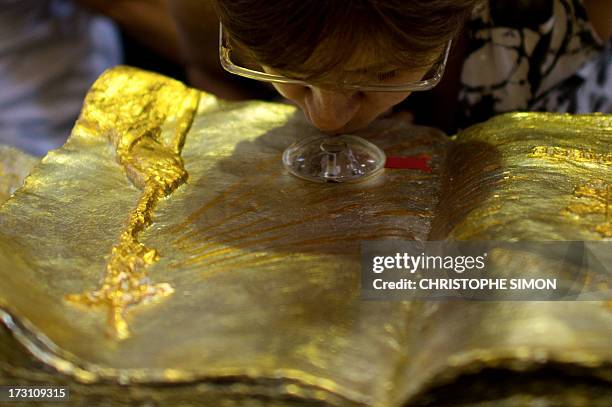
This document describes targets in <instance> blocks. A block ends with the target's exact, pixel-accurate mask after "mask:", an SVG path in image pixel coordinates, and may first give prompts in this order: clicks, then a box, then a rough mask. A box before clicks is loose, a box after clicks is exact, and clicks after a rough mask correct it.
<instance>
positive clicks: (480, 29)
mask: <svg viewBox="0 0 612 407" xmlns="http://www.w3.org/2000/svg"><path fill="white" fill-rule="evenodd" d="M467 28H468V33H469V34H468V35H469V39H468V45H467V46H468V49H467V53H466V59H465V62H464V64H463V70H462V73H461V90H460V93H459V106H460V109H459V115H460V117H459V124H460V127H466V126H468V125H470V124H473V123H476V122H480V121H483V120H486V119H488V118H490V117H491V116H493V115H495V114H498V113H503V112H509V111H516V110H522V111H551V112H569V113H587V112H606V113H612V63H611V62H612V41H607V42H604V41H602V40H601V38H599V37H598V36H597V34H596V33H595V31H594V30H593V27H592V26H591V24H590V23H589V21H588V18H587V14H586V11H585V9H584V7H583V5H582V1H581V0H491V1H489V2H486V3H484V4H483V5H482V6H480V7H479V8H478V9H477V10H475V12H474V14H473V17H472V19H471V21H470V22H469V23H468V27H467Z"/></svg>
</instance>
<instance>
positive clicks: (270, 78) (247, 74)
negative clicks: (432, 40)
mask: <svg viewBox="0 0 612 407" xmlns="http://www.w3.org/2000/svg"><path fill="white" fill-rule="evenodd" d="M223 38H224V36H223V24H222V23H219V61H220V62H221V66H222V67H223V69H225V70H226V71H227V72H229V73H231V74H234V75H238V76H242V77H244V78H249V79H254V80H258V81H264V82H272V83H281V84H286V85H301V86H308V87H310V86H313V85H312V84H311V83H309V82H307V81H304V80H301V79H294V78H288V77H286V76H282V75H276V74H270V73H267V72H259V71H255V70H252V69H249V68H245V67H242V66H239V65H236V64H234V63H233V62H232V60H231V59H230V53H231V48H230V46H229V44H228V45H227V46H226V45H225V44H224V43H223ZM452 44H453V39H452V38H450V39H449V40H448V43H447V44H446V47H445V49H444V52H443V54H441V55H442V58H441V63H440V65H439V67H438V70H437V72H436V73H435V74H434V76H433V77H432V78H430V79H425V80H420V81H415V82H411V83H408V84H404V85H352V84H348V83H343V84H342V85H340V87H342V88H343V89H351V90H360V91H366V92H408V91H409V92H419V91H427V90H431V89H433V88H434V87H435V86H436V85H437V84H438V83H440V80H441V79H442V76H443V75H444V71H445V70H446V63H447V62H448V56H449V54H450V49H451V46H452ZM436 63H438V62H436Z"/></svg>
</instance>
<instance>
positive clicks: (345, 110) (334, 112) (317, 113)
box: [305, 87, 361, 133]
mask: <svg viewBox="0 0 612 407" xmlns="http://www.w3.org/2000/svg"><path fill="white" fill-rule="evenodd" d="M305 105H306V115H307V116H308V118H309V119H310V122H311V123H312V124H313V125H314V126H315V127H316V128H318V129H319V130H321V131H324V132H328V133H334V132H336V131H337V130H340V129H341V128H342V127H344V126H345V125H346V124H347V123H348V122H349V121H351V119H352V118H354V117H355V116H356V115H357V112H358V111H359V108H360V105H361V95H360V94H359V92H350V93H346V92H339V91H334V90H329V89H321V88H318V87H310V88H309V90H308V91H307V94H306V98H305Z"/></svg>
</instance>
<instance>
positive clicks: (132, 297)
mask: <svg viewBox="0 0 612 407" xmlns="http://www.w3.org/2000/svg"><path fill="white" fill-rule="evenodd" d="M198 96H199V94H198V92H197V91H196V90H194V89H189V88H187V87H186V86H184V85H183V84H181V83H179V82H177V81H173V80H170V79H166V78H162V77H160V76H158V75H154V74H142V73H140V74H137V72H135V71H134V70H132V69H129V68H119V69H115V70H114V71H113V74H112V75H106V76H102V77H101V78H100V79H99V80H98V81H97V82H96V83H95V85H94V86H93V88H92V89H91V91H90V92H89V94H88V96H87V98H86V100H85V108H84V109H83V111H82V113H81V117H80V119H79V121H78V122H77V124H76V128H75V131H77V132H80V131H83V132H87V133H89V134H90V135H91V136H92V137H107V138H108V141H109V143H111V145H112V146H113V147H114V148H115V152H116V157H117V161H118V162H119V163H120V164H121V165H122V166H123V168H124V170H125V172H126V175H127V176H128V177H129V179H130V180H131V181H132V183H133V184H134V185H135V186H137V187H138V188H140V189H141V190H142V191H143V193H142V196H141V197H140V199H139V201H138V203H137V205H136V207H135V208H134V209H133V210H131V211H130V214H129V215H128V219H127V225H126V227H125V230H124V231H123V232H122V233H121V235H120V237H119V239H118V242H117V244H115V246H113V248H112V250H111V254H110V258H109V260H108V262H107V264H106V274H105V276H104V282H103V284H102V287H101V288H100V289H98V290H93V291H87V292H85V293H83V294H69V295H67V296H66V297H65V298H66V300H67V301H69V302H72V303H75V304H83V305H86V306H88V307H93V306H104V307H106V308H108V323H109V326H110V328H111V332H112V334H114V335H116V337H117V338H119V339H126V338H127V337H128V336H129V328H128V323H127V321H126V312H127V311H128V308H129V307H133V306H136V305H138V304H141V303H147V302H152V301H156V300H159V299H160V298H163V297H166V296H168V295H170V294H172V292H173V291H174V289H173V288H172V286H171V285H170V284H167V283H157V284H154V283H152V282H151V281H150V279H149V277H148V276H147V272H146V269H147V267H148V266H149V265H151V264H153V263H155V262H156V261H157V260H158V258H159V255H158V253H157V251H156V250H155V249H151V248H148V247H146V246H145V245H144V244H142V243H141V242H140V241H139V235H140V233H141V232H143V231H144V230H145V229H146V228H147V227H148V226H149V225H150V224H151V222H152V217H153V212H154V210H155V207H156V205H157V203H158V202H159V201H160V200H161V199H162V198H165V197H167V196H169V195H170V194H171V193H172V192H173V191H174V190H175V189H176V188H178V187H179V186H180V185H181V184H183V183H184V182H185V180H186V179H187V172H186V171H185V168H184V167H183V160H182V159H181V155H180V154H181V149H182V147H183V143H184V140H185V135H186V134H187V131H188V130H189V127H190V126H191V122H192V120H193V116H194V114H195V112H196V109H197V105H198Z"/></svg>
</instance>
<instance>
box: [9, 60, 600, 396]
mask: <svg viewBox="0 0 612 407" xmlns="http://www.w3.org/2000/svg"><path fill="white" fill-rule="evenodd" d="M109 89H110V90H109ZM104 91H111V93H113V94H114V95H116V97H115V98H114V99H112V100H113V102H112V103H101V102H100V103H99V102H98V101H99V100H100V99H99V98H97V96H99V95H100V94H101V93H100V92H104ZM194 92H195V91H192V90H190V89H188V88H185V87H183V86H182V85H180V84H178V83H177V82H174V81H171V80H169V79H167V78H163V77H160V76H158V75H154V74H149V73H143V72H141V71H137V70H134V69H131V68H126V67H122V68H117V69H115V70H111V71H109V72H107V73H106V74H105V75H104V76H103V77H102V78H101V79H99V81H98V82H97V83H96V85H94V88H93V91H92V93H90V96H88V100H87V101H86V104H85V107H84V111H83V114H82V116H81V120H80V121H79V124H77V126H76V127H75V129H74V131H73V133H72V135H71V137H70V139H69V141H68V142H67V143H66V145H65V146H64V147H62V148H61V149H59V150H57V151H54V152H52V153H50V154H49V155H47V157H45V158H44V159H43V161H42V163H41V164H40V165H38V166H37V167H36V168H35V169H34V170H33V172H32V174H31V175H30V177H28V178H27V180H26V182H25V185H24V187H23V188H21V189H20V190H18V191H17V192H16V193H15V195H14V196H13V197H12V198H11V199H9V200H8V201H7V202H6V203H5V204H4V205H2V206H1V207H0V219H1V222H0V278H1V279H2V284H1V285H0V315H1V316H2V320H3V321H4V324H5V325H6V326H7V327H8V328H9V330H10V332H11V334H12V336H13V337H14V338H15V339H16V340H17V342H18V343H19V344H20V346H23V347H24V348H25V349H27V350H28V351H29V352H31V353H32V354H33V355H34V356H35V358H36V359H37V360H39V361H41V362H43V363H44V364H45V365H46V366H50V367H52V368H53V369H55V370H57V371H58V372H59V373H60V375H55V376H53V375H48V374H47V375H46V376H45V375H43V374H42V373H37V368H36V367H33V366H30V365H28V364H27V363H26V362H22V361H20V359H19V358H18V357H16V356H11V357H12V358H13V359H11V360H12V361H13V362H12V363H13V364H12V365H11V364H10V363H6V362H4V365H3V366H4V367H3V371H4V372H5V373H4V377H20V378H21V379H20V380H24V381H27V380H28V377H32V378H33V377H35V375H36V374H40V375H42V376H39V377H45V378H46V379H48V380H51V379H52V378H55V379H57V380H60V378H61V377H64V378H65V379H66V380H68V378H70V380H73V381H74V383H75V384H74V385H75V389H77V390H75V394H77V395H78V397H82V399H83V400H92V399H91V398H90V399H88V398H87V396H86V394H87V392H88V391H89V392H92V393H95V394H97V395H98V396H99V395H105V396H107V397H119V395H117V394H112V393H113V392H114V390H113V389H114V388H113V386H112V384H113V383H121V384H130V385H131V388H132V389H135V390H134V393H133V394H131V395H129V396H127V395H126V396H125V398H123V399H122V400H123V401H122V402H124V403H132V402H133V403H136V402H139V401H142V400H143V399H146V397H151V398H152V399H154V400H158V401H159V400H163V401H164V402H170V400H172V401H173V402H176V401H177V400H180V401H182V402H187V401H188V400H192V401H193V400H197V399H198V397H207V398H206V400H210V401H209V403H210V404H211V405H272V403H277V405H285V403H286V404H291V405H299V403H321V404H327V405H376V406H399V405H403V404H404V403H406V402H407V401H410V400H416V399H417V398H418V399H422V398H423V397H424V399H428V397H434V399H435V398H436V397H435V394H436V391H435V389H436V388H438V386H449V385H451V384H452V383H453V382H455V381H457V380H460V378H461V377H462V376H465V375H478V374H479V372H481V371H483V372H484V371H486V369H499V370H503V371H504V372H506V373H508V374H511V373H512V372H532V371H535V370H537V369H539V368H541V367H543V366H554V365H556V366H571V369H570V368H567V369H565V368H564V372H566V373H568V372H570V373H571V371H577V372H580V373H579V374H580V375H583V376H585V377H588V378H589V380H594V381H595V382H594V383H595V384H593V386H592V387H589V389H591V390H592V391H591V392H590V393H589V397H590V398H591V400H597V399H598V398H601V399H602V400H603V399H604V398H605V397H606V394H609V393H605V391H603V390H602V388H603V387H604V386H601V385H600V384H601V383H603V384H606V383H609V381H611V380H612V378H611V375H610V362H611V360H612V349H610V346H609V337H610V335H612V331H611V329H612V324H611V322H612V313H611V312H610V311H609V309H608V308H607V307H605V306H603V305H602V304H601V303H595V302H592V303H585V302H583V303H469V302H459V301H453V302H429V303H428V302H393V301H388V302H387V301H360V298H359V276H360V263H359V243H360V242H361V241H363V240H385V239H404V240H427V239H431V238H436V239H485V240H486V239H498V240H530V239H531V240H601V239H604V238H605V233H604V234H602V233H601V231H600V230H599V229H598V227H599V226H600V225H601V224H605V222H607V221H608V219H607V218H606V216H607V213H608V212H606V211H607V209H605V208H607V207H608V206H609V196H608V195H606V196H605V197H603V195H601V194H600V193H599V192H597V191H600V190H601V188H603V187H602V185H605V186H606V188H608V187H609V181H610V166H609V164H608V163H607V161H606V160H605V159H604V160H603V161H602V160H600V159H599V158H597V157H599V155H597V154H606V152H607V151H609V145H610V144H609V143H610V139H611V137H612V126H611V125H610V123H611V119H610V117H609V116H603V115H589V116H566V115H547V114H511V115H505V116H502V117H498V118H496V119H493V120H491V121H490V122H488V123H485V124H482V125H478V126H475V127H474V128H470V129H468V130H466V131H465V132H463V133H462V134H460V135H458V136H457V137H456V138H455V139H454V140H452V141H450V140H448V139H447V138H446V137H445V136H444V135H442V134H440V133H439V132H436V131H434V130H431V129H425V128H419V127H412V126H409V125H406V124H405V123H402V122H398V121H395V120H382V121H380V122H378V123H376V124H375V125H374V126H373V127H372V128H370V129H368V130H367V131H366V133H365V134H364V136H366V137H367V138H368V139H369V140H370V141H372V142H374V143H376V144H377V145H379V146H380V147H382V148H383V149H384V150H385V151H386V153H387V154H388V155H417V154H427V155H431V156H432V157H433V159H432V167H433V171H432V172H431V173H422V172H419V171H415V170H389V169H387V170H385V172H384V173H383V174H382V175H381V176H380V177H377V178H375V179H371V180H368V181H365V182H364V183H359V184H339V185H338V184H333V185H332V184H329V185H327V184H324V185H321V184H312V183H308V182H305V181H302V180H299V179H296V178H294V177H292V176H291V175H289V174H288V173H286V172H285V170H284V169H283V167H282V163H281V159H280V156H281V153H282V151H283V150H284V148H285V147H286V146H288V145H289V144H290V143H291V142H293V141H294V140H295V139H296V138H298V137H306V136H308V135H311V134H314V132H315V130H313V129H312V128H310V126H309V125H308V124H307V123H306V122H305V121H304V120H303V118H302V117H301V116H300V115H298V114H296V111H295V108H294V107H291V106H287V105H281V104H271V103H263V102H245V103H225V102H222V101H219V100H217V99H215V98H213V97H212V96H210V95H207V94H204V93H198V94H197V95H198V99H199V100H198V103H197V111H196V103H195V101H194V99H193V95H194V94H195V93H194ZM92 111H96V112H98V113H96V115H95V116H88V112H92ZM168 112H174V113H172V114H169V113H168ZM117 115H118V116H117ZM122 115H123V116H122ZM191 115H193V120H191V118H190V117H191ZM132 119H133V120H132ZM181 140H184V143H183V142H181ZM181 145H182V148H181ZM538 146H540V147H541V146H544V147H546V149H544V150H542V149H541V148H540V149H535V150H534V148H535V147H538ZM548 146H552V147H560V148H574V149H577V150H580V151H587V152H589V154H595V155H588V156H587V155H586V153H585V155H584V157H586V158H588V160H583V161H581V160H576V161H574V160H571V159H568V158H567V157H566V156H563V157H557V155H559V154H556V155H555V154H553V156H554V157H553V158H552V159H551V158H550V157H549V156H548V155H546V154H545V155H544V156H541V155H538V154H535V153H534V151H535V152H538V151H540V152H541V151H548ZM160 149H161V150H160ZM553 151H554V150H553ZM564 151H565V150H564ZM122 152H123V153H122ZM159 154H162V155H163V156H164V157H165V158H167V160H162V161H159V160H158V158H159ZM534 154H535V155H534ZM572 154H574V153H572ZM126 157H128V158H126ZM592 157H596V159H591V158H592ZM604 157H605V156H604ZM159 163H162V164H163V165H158V164H159ZM147 169H153V171H152V172H148V170H147ZM168 169H170V170H171V171H169V172H167V171H166V170H168ZM143 174H144V175H143ZM160 174H163V176H159V177H158V175H160ZM166 175H168V176H169V178H166V177H165V176H166ZM168 179H169V180H170V181H171V182H166V181H167V180H168ZM596 180H601V181H602V182H603V183H600V182H599V181H596ZM147 185H153V187H151V188H152V189H149V190H147ZM585 185H586V186H588V185H590V186H593V188H591V187H589V188H591V189H588V191H587V189H584V188H583V187H582V186H585ZM160 186H161V187H160ZM595 187H596V188H595ZM600 187H601V188H600ZM581 188H582V189H581ZM591 190H593V191H595V192H593V194H594V195H593V194H591V192H590V191H591ZM147 191H149V192H147ZM154 191H158V192H154ZM162 191H163V192H162ZM576 191H581V192H579V193H578V194H577V192H576ZM585 194H586V195H585ZM587 195H588V196H587ZM600 195H601V196H600ZM576 199H578V200H579V202H580V203H581V204H584V205H586V206H588V207H589V208H590V209H589V210H588V211H582V212H580V214H577V213H575V212H571V211H570V210H569V209H567V208H572V207H573V206H572V205H575V204H576V203H577V202H575V200H576ZM602 200H603V208H604V212H603V213H602V212H601V205H602V203H601V202H602ZM139 205H144V206H145V207H146V210H140V209H139V208H142V207H140V206H139ZM568 211H570V212H571V213H568ZM138 214H142V215H143V216H142V217H141V216H136V217H134V216H135V215H138ZM130 216H132V217H130ZM125 233H127V234H128V236H127V238H125V239H126V240H125V239H124V237H125ZM123 242H127V243H123ZM124 244H125V245H126V246H125V247H127V248H128V249H129V250H128V251H127V252H126V253H125V254H126V255H125V256H121V258H123V259H126V263H123V265H120V266H117V263H115V260H114V259H115V258H116V257H114V256H115V255H116V254H115V255H114V254H113V253H116V251H117V248H122V247H124V246H122V245H124ZM151 250H154V251H155V252H154V253H155V254H154V255H153V254H151V255H148V253H151ZM109 254H110V256H109ZM139 259H140V260H139ZM146 259H150V260H152V261H150V262H149V261H146ZM153 260H154V261H153ZM512 264H514V263H512ZM116 266H117V267H116ZM116 271H117V272H116ZM145 271H146V274H145ZM553 272H554V271H553ZM121 273H124V274H122V275H121ZM120 275H121V278H119V276H120ZM105 276H106V277H105ZM105 278H106V279H107V280H106V281H105V280H104V279H105ZM123 278H125V279H123ZM108 279H110V280H111V281H108ZM101 282H102V290H98V291H93V292H91V291H89V290H92V289H93V290H95V289H96V288H97V287H100V283H101ZM123 282H126V284H123ZM160 283H165V284H168V287H172V289H173V290H174V293H173V294H172V295H171V296H167V297H166V298H164V300H163V301H161V302H149V303H148V304H142V305H138V306H135V305H136V304H139V303H140V300H142V299H146V298H150V296H149V294H151V292H150V289H151V288H152V287H153V288H154V287H156V286H155V284H160ZM105 287H106V288H105ZM140 290H142V291H140ZM134 291H136V292H140V293H143V294H144V295H142V296H139V294H138V295H136V296H130V295H132V294H133V293H134ZM82 292H88V293H89V295H94V297H96V301H97V300H98V299H101V302H103V303H104V302H106V303H107V304H108V303H109V304H110V309H111V310H115V311H120V313H121V318H124V320H122V319H121V318H116V319H114V320H113V318H114V317H113V318H111V321H110V322H111V323H110V325H109V324H108V321H107V317H106V315H107V314H106V313H107V309H105V308H104V307H87V308H80V307H74V306H73V304H72V303H71V302H68V301H62V298H65V296H67V295H68V296H71V295H73V294H74V293H82ZM92 293H93V294H92ZM86 295H87V294H86ZM68 298H73V299H74V297H68ZM78 298H81V299H83V298H84V297H78ZM96 301H92V302H93V303H96ZM115 301H116V302H115ZM86 302H87V301H86ZM2 310H3V311H2ZM126 310H127V311H128V312H124V311H126ZM111 315H114V313H111ZM117 322H119V324H118V325H117ZM109 326H110V327H111V328H114V329H113V330H111V332H112V333H114V334H113V335H106V334H105V333H106V332H108V327H109ZM128 327H129V335H128V334H127V332H128V331H127V330H124V328H125V329H127V328H128ZM7 341H8V339H6V340H5V339H0V343H8V342H7ZM0 349H2V348H0ZM7 353H10V352H7ZM4 354H6V353H4ZM2 357H3V353H2V352H0V361H1V360H2ZM5 359H6V357H5ZM19 363H21V364H22V365H19ZM15 364H17V365H19V366H22V367H21V368H18V367H14V366H15ZM12 366H13V367H12ZM572 369H574V370H572ZM568 374H569V373H568ZM2 377H3V375H0V379H2ZM77 382H78V383H77ZM83 383H88V384H87V385H85V384H83ZM156 383H157V384H160V383H163V384H170V383H175V384H177V383H193V385H192V386H189V387H188V388H189V389H191V390H192V391H191V393H189V392H185V393H182V394H181V393H180V389H179V387H165V388H156V387H155V386H154V384H156ZM557 383H559V382H557ZM564 383H565V382H564ZM147 386H151V387H147ZM551 388H552V387H551ZM455 391H456V390H455ZM139 392H140V393H139ZM518 392H519V390H518V389H517V394H518ZM486 394H489V395H490V397H491V398H492V399H493V398H494V397H498V398H499V399H500V400H501V399H502V398H503V397H505V396H503V395H501V394H500V393H499V392H497V393H496V389H493V388H492V389H490V391H483V393H482V396H483V399H485V398H486ZM521 394H522V393H521ZM576 394H578V392H576V393H575V395H576ZM580 394H582V393H580ZM532 396H533V397H535V396H534V395H533V394H532V393H528V394H527V396H525V397H532ZM570 396H571V394H568V396H567V397H568V399H569V398H571V397H570ZM190 397H191V398H190ZM533 397H532V399H533ZM542 397H544V398H545V399H546V397H548V399H547V400H553V395H552V393H551V394H549V395H546V396H542ZM554 397H556V396H554ZM576 397H578V396H576ZM441 398H442V397H440V399H441ZM238 399H240V400H238ZM257 400H260V402H261V403H260V404H257V403H258V401H257ZM261 400H264V401H261ZM563 400H566V399H565V398H564V399H563ZM160 402H161V401H160ZM207 402H208V401H207ZM223 403H225V404H223Z"/></svg>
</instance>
